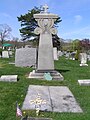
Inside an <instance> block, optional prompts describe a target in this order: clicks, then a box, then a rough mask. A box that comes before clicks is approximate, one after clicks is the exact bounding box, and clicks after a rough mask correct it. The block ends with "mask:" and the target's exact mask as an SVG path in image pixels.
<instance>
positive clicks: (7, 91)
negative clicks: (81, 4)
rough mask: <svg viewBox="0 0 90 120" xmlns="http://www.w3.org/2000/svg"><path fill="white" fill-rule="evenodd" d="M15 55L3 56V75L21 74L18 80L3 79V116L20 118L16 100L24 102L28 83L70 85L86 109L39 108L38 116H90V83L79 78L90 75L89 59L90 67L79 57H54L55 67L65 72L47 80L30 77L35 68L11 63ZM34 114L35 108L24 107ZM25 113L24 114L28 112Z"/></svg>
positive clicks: (79, 119)
mask: <svg viewBox="0 0 90 120" xmlns="http://www.w3.org/2000/svg"><path fill="white" fill-rule="evenodd" d="M12 60H13V59H12V58H9V59H3V58H0V76H1V75H15V74H16V75H18V79H19V80H18V82H15V83H10V82H0V120H20V118H16V101H18V103H20V107H21V106H22V104H23V101H24V98H25V95H26V93H27V89H28V86H29V85H50V86H67V87H68V88H69V89H70V90H71V92H72V93H73V95H74V96H75V98H76V100H77V102H78V103H79V105H80V107H81V108H82V110H83V113H52V112H40V115H39V117H45V118H46V117H49V118H52V119H53V120H90V86H79V84H78V82H77V81H78V79H90V62H88V67H80V66H79V64H80V61H73V60H66V59H65V58H64V57H62V58H60V59H59V60H58V61H55V69H56V70H57V71H59V72H60V73H61V74H62V75H63V76H64V81H45V80H36V79H28V78H27V76H28V74H29V73H30V71H32V68H29V67H25V68H20V67H15V65H10V64H8V63H9V62H10V61H12ZM25 112H26V113H25V114H28V115H29V116H31V117H35V116H36V115H35V111H25ZM25 114H23V115H24V116H25Z"/></svg>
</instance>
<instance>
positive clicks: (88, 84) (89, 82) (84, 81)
mask: <svg viewBox="0 0 90 120" xmlns="http://www.w3.org/2000/svg"><path fill="white" fill-rule="evenodd" d="M78 83H79V85H83V86H90V79H87V80H78Z"/></svg>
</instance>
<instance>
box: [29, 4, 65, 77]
mask: <svg viewBox="0 0 90 120" xmlns="http://www.w3.org/2000/svg"><path fill="white" fill-rule="evenodd" d="M47 10H48V6H47V5H44V6H43V12H41V13H39V14H34V18H35V20H36V21H37V23H38V27H37V28H35V30H34V33H35V34H37V35H40V39H39V47H38V61H37V68H36V71H34V72H31V73H30V75H29V78H39V77H40V78H43V75H44V73H45V72H49V73H51V76H52V77H53V76H54V77H53V78H55V76H58V77H57V78H59V79H63V76H62V75H61V74H60V73H58V72H57V71H55V70H54V56H53V43H52V35H55V34H57V30H56V28H54V22H55V21H56V19H57V18H58V16H57V15H55V14H51V13H48V11H47ZM55 79H56V78H55Z"/></svg>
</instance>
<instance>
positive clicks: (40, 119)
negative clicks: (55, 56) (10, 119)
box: [27, 117, 52, 120]
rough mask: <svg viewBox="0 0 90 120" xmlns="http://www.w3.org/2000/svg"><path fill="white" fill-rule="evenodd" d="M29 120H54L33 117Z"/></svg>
mask: <svg viewBox="0 0 90 120" xmlns="http://www.w3.org/2000/svg"><path fill="white" fill-rule="evenodd" d="M27 120H52V118H33V117H30V118H28V119H27Z"/></svg>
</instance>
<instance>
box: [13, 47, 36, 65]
mask: <svg viewBox="0 0 90 120" xmlns="http://www.w3.org/2000/svg"><path fill="white" fill-rule="evenodd" d="M35 64H36V48H20V49H16V53H15V66H18V67H31V66H35Z"/></svg>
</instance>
